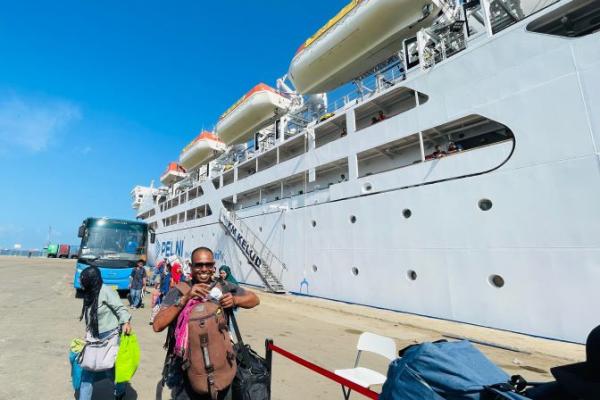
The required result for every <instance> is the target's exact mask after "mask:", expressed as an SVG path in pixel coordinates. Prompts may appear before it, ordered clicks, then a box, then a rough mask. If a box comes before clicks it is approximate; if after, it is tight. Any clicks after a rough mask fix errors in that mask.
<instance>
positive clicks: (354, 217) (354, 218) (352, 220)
mask: <svg viewBox="0 0 600 400" xmlns="http://www.w3.org/2000/svg"><path fill="white" fill-rule="evenodd" d="M350 223H351V224H355V223H356V216H355V215H351V216H350Z"/></svg>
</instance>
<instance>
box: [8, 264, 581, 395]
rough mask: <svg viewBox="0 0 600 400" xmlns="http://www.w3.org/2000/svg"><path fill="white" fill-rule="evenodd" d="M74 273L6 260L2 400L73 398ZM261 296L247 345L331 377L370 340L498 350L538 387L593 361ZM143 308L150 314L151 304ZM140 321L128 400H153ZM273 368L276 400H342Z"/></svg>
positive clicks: (569, 347) (374, 314)
mask: <svg viewBox="0 0 600 400" xmlns="http://www.w3.org/2000/svg"><path fill="white" fill-rule="evenodd" d="M74 265H75V261H74V260H57V259H43V258H31V259H27V258H20V257H0V272H1V274H2V276H3V279H2V280H1V281H0V289H1V290H0V304H2V305H3V317H2V319H1V320H0V331H2V332H3V333H2V336H1V339H0V398H2V399H21V400H26V399H37V398H45V399H65V398H71V396H72V389H71V386H70V372H69V371H70V370H69V361H68V344H69V342H70V340H71V339H72V338H74V337H78V336H81V335H82V334H83V325H82V323H81V322H79V321H78V317H79V313H80V312H81V300H79V299H75V298H74V290H73V287H72V279H73V271H74ZM258 293H259V296H260V298H261V305H260V306H258V307H257V308H255V309H253V310H241V311H240V312H239V313H238V320H239V323H240V327H241V329H242V334H243V335H244V336H245V338H246V340H247V342H248V343H250V344H251V345H252V347H253V348H254V349H255V350H257V351H258V352H259V353H260V354H264V340H265V338H266V337H270V338H272V339H273V340H274V341H275V344H277V345H278V346H280V347H283V348H284V349H286V350H289V351H291V352H293V353H295V354H298V355H300V356H302V357H304V358H306V359H308V360H310V361H312V362H314V363H316V364H318V365H320V366H322V367H325V368H327V369H330V370H333V369H337V368H347V367H350V366H352V364H353V363H354V358H355V345H356V340H357V338H358V335H359V334H360V333H361V332H363V331H371V332H374V333H378V334H382V335H386V336H390V337H392V338H394V339H395V340H396V342H397V346H398V348H402V347H404V346H406V345H409V344H412V343H416V342H422V341H428V340H437V339H441V338H449V337H466V338H470V339H474V340H476V341H480V342H488V343H490V344H495V345H498V346H500V347H504V348H499V347H493V346H489V345H478V347H479V348H480V349H481V350H482V351H484V352H485V353H486V354H487V355H488V356H489V357H490V358H491V359H492V360H493V361H494V362H496V363H497V364H498V365H499V366H500V367H502V368H503V369H505V370H506V371H507V372H508V373H509V374H521V375H523V376H524V377H525V378H526V379H528V380H532V381H546V380H550V379H551V375H550V373H549V368H550V367H552V366H556V365H561V364H566V363H570V362H573V361H580V360H583V359H584V358H585V349H584V347H583V346H581V345H577V344H571V343H564V342H558V341H551V340H546V339H540V338H533V337H529V336H525V335H519V334H515V333H511V332H504V331H498V330H493V329H487V328H482V327H477V326H472V325H466V324H460V323H455V322H448V321H442V320H436V319H431V318H426V317H420V316H415V315H409V314H402V313H398V312H392V311H386V310H379V309H373V308H369V307H363V306H357V305H350V304H345V303H341V302H334V301H329V300H324V299H316V298H309V297H301V296H294V295H283V296H282V295H272V294H266V293H263V292H258ZM123 301H124V302H126V300H125V299H124V300H123ZM144 301H145V303H146V304H148V302H149V296H146V297H145V299H144ZM132 313H133V327H134V330H135V331H136V333H137V335H138V339H139V342H140V346H141V350H142V358H141V365H140V368H139V369H138V372H137V374H136V376H135V377H134V378H133V381H132V383H131V387H130V388H129V389H128V395H127V397H126V398H127V399H135V398H138V399H149V398H154V392H155V387H156V383H157V382H158V380H159V377H160V373H161V368H162V362H163V360H164V351H163V349H162V344H163V342H164V336H163V335H164V334H155V333H154V332H153V331H152V329H151V328H150V326H149V325H148V318H149V313H150V309H149V308H148V307H146V308H144V309H140V310H133V312H132ZM273 362H274V364H273V368H274V373H273V396H272V398H273V399H288V400H292V399H305V398H311V399H337V398H342V393H341V390H340V387H339V386H338V385H337V384H335V383H333V382H331V381H327V380H325V378H323V377H321V376H318V375H316V374H314V373H312V372H310V371H309V370H306V369H302V368H301V367H299V366H297V365H296V364H293V363H291V362H290V361H289V360H286V359H283V358H282V357H280V356H278V355H277V354H274V361H273ZM363 363H364V364H363ZM361 365H365V366H370V367H372V368H374V369H377V370H381V371H382V372H385V370H386V365H385V363H384V362H382V360H379V359H377V358H370V357H367V355H365V356H363V357H362V358H361ZM105 383H106V382H100V383H99V384H98V386H97V390H96V391H95V393H94V399H103V398H109V394H108V385H106V384H105ZM376 390H377V391H379V389H378V388H376ZM360 397H361V396H359V395H357V394H354V395H353V398H360ZM165 398H167V396H166V393H165Z"/></svg>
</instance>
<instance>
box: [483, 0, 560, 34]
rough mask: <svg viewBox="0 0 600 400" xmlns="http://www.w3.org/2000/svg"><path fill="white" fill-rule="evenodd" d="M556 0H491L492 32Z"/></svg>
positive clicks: (506, 26) (556, 0)
mask: <svg viewBox="0 0 600 400" xmlns="http://www.w3.org/2000/svg"><path fill="white" fill-rule="evenodd" d="M558 1H559V0H546V1H526V0H516V1H510V2H508V1H504V0H492V1H490V5H489V12H490V22H491V25H492V33H494V34H495V33H498V32H500V31H502V30H504V29H506V28H508V27H509V26H511V25H513V24H515V23H517V22H519V21H521V20H523V19H525V18H527V17H528V16H530V15H532V14H535V13H537V12H540V11H541V10H543V9H544V8H546V7H549V6H551V5H552V4H554V3H556V2H558Z"/></svg>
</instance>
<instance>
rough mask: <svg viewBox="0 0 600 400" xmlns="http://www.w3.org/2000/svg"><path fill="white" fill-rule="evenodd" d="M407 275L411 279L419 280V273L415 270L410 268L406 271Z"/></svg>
mask: <svg viewBox="0 0 600 400" xmlns="http://www.w3.org/2000/svg"><path fill="white" fill-rule="evenodd" d="M406 277H407V278H408V280H410V281H416V280H417V273H416V272H415V271H414V270H412V269H409V270H408V271H406Z"/></svg>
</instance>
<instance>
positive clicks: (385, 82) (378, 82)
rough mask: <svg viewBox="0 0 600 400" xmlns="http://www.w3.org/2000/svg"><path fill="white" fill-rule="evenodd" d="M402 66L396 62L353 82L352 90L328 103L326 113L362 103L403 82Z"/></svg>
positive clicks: (404, 76)
mask: <svg viewBox="0 0 600 400" xmlns="http://www.w3.org/2000/svg"><path fill="white" fill-rule="evenodd" d="M402 65H403V64H402V62H401V61H400V60H396V61H395V62H393V63H391V64H389V65H387V66H386V67H385V68H383V69H381V70H379V71H377V72H375V73H372V74H369V75H367V76H365V77H364V78H361V79H357V80H355V81H354V82H353V83H352V84H349V85H352V87H353V89H351V90H350V91H349V92H347V93H345V94H344V95H342V96H340V97H338V98H336V99H335V100H333V101H331V102H329V104H328V105H327V112H328V113H333V112H336V111H338V110H340V109H344V108H345V107H346V106H347V105H348V104H350V103H354V102H356V101H364V100H366V99H368V98H369V97H372V96H373V95H375V94H377V93H380V92H381V91H383V90H385V89H387V88H389V87H391V86H393V85H395V84H396V83H397V82H400V81H403V80H404V79H405V78H406V74H405V72H404V68H403V66H402Z"/></svg>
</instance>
